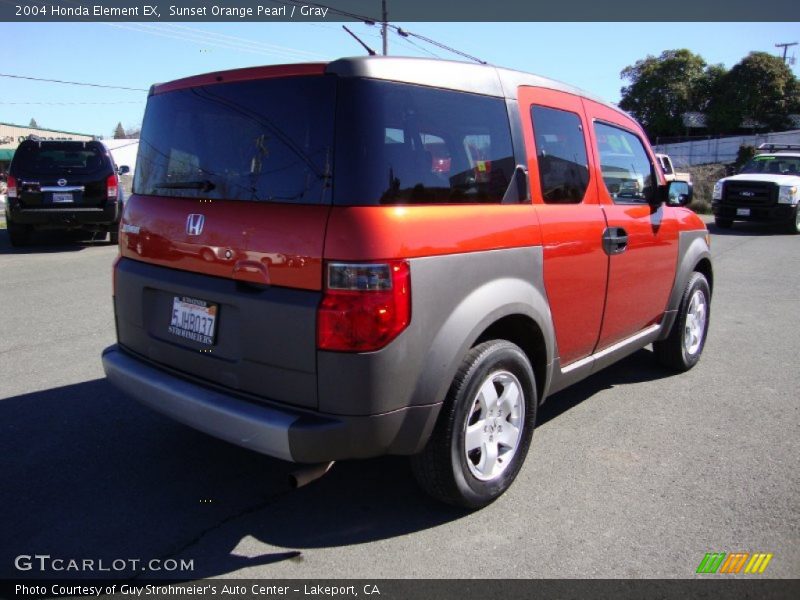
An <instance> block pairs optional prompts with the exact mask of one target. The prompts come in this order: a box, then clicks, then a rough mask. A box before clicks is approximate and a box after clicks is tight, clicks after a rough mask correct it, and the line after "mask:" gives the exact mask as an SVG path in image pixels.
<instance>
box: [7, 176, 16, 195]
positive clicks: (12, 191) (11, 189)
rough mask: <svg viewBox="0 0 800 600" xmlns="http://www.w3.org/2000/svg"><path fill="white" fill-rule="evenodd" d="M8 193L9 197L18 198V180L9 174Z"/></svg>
mask: <svg viewBox="0 0 800 600" xmlns="http://www.w3.org/2000/svg"><path fill="white" fill-rule="evenodd" d="M6 188H7V189H6V194H7V195H8V197H9V198H16V197H17V180H16V179H15V178H14V177H13V176H11V175H9V176H8V181H7V182H6Z"/></svg>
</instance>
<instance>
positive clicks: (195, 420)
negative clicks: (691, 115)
mask: <svg viewBox="0 0 800 600" xmlns="http://www.w3.org/2000/svg"><path fill="white" fill-rule="evenodd" d="M133 192H134V193H133V195H132V196H131V197H130V199H129V200H128V202H127V203H126V205H125V210H124V214H123V218H122V222H121V227H120V257H119V259H118V261H117V262H116V264H115V268H114V308H115V314H116V328H117V337H118V343H117V344H116V345H114V346H112V347H110V348H108V349H106V350H105V352H104V353H103V364H104V367H105V371H106V374H107V376H108V379H109V381H110V382H111V383H112V384H113V385H115V386H117V387H118V388H119V389H120V390H121V391H123V392H125V393H126V394H128V395H129V396H131V397H133V398H136V399H137V400H139V401H141V402H143V403H145V404H147V405H149V406H151V407H153V408H154V409H156V410H158V411H161V412H162V413H164V414H166V415H169V416H170V417H173V418H174V419H176V420H178V421H181V422H183V423H185V424H188V425H190V426H192V427H195V428H197V429H199V430H202V431H205V432H207V433H209V434H211V435H214V436H217V437H219V438H222V439H225V440H228V441H229V442H232V443H234V444H239V445H241V446H244V447H246V448H250V449H252V450H255V451H257V452H262V453H265V454H268V455H271V456H274V457H278V458H281V459H284V460H287V461H294V462H297V463H304V464H308V465H315V466H316V465H320V464H323V465H324V464H326V463H329V461H334V460H341V459H351V458H362V457H371V456H377V455H382V454H401V455H409V456H411V460H412V463H413V466H414V472H415V474H416V477H417V479H418V480H419V483H420V484H421V486H422V487H423V488H424V489H425V490H427V491H428V492H429V493H431V494H432V495H433V496H435V497H437V498H439V499H441V500H443V501H446V502H449V503H453V504H457V505H462V506H466V507H471V508H478V507H481V506H484V505H486V504H488V503H489V502H491V501H492V500H494V499H495V498H497V497H498V496H499V495H500V494H502V493H503V492H504V491H505V490H506V489H508V487H509V486H510V485H511V483H512V481H513V480H514V478H515V477H516V475H517V473H518V472H519V470H520V467H521V466H522V463H523V461H524V460H525V456H526V454H527V451H528V447H529V445H530V443H531V436H532V434H533V428H534V423H535V420H536V410H537V407H538V406H539V405H540V404H541V402H542V401H543V400H544V399H545V398H546V397H547V396H548V394H552V393H553V392H555V391H558V390H560V389H563V388H564V387H566V386H568V385H570V384H572V383H574V382H576V381H578V380H580V379H582V378H584V377H586V376H587V375H590V374H591V373H593V372H595V371H597V370H598V369H600V368H602V367H604V366H606V365H608V364H610V363H612V362H614V361H616V360H619V359H620V358H622V357H624V356H626V355H628V354H630V353H631V352H633V351H635V350H637V349H639V348H642V347H643V346H645V345H647V344H651V343H652V344H653V347H654V350H655V356H656V358H657V359H658V360H660V361H661V362H662V363H664V364H665V365H666V366H668V367H671V368H672V369H676V370H679V371H681V370H686V369H689V368H691V367H693V366H694V365H695V363H696V362H697V361H698V359H699V357H700V354H701V353H702V351H703V345H704V342H705V339H706V333H707V330H708V323H709V306H710V300H711V288H712V283H713V279H712V268H711V261H710V254H709V241H708V233H707V231H706V228H705V226H704V224H703V223H702V222H701V220H700V219H699V218H698V217H697V216H696V215H695V214H694V213H693V212H692V211H690V210H689V209H687V208H684V205H685V204H686V203H687V202H688V201H689V200H690V197H691V189H690V187H689V185H688V184H687V183H686V182H682V181H673V182H670V183H669V185H667V184H666V182H665V181H664V178H663V174H662V172H661V170H660V169H659V168H657V166H656V162H655V157H654V155H653V152H652V150H651V148H650V146H649V144H648V142H647V139H646V137H645V135H644V133H643V132H642V129H641V128H640V127H639V125H637V123H636V122H635V121H633V120H632V119H631V118H630V117H629V116H627V115H626V114H625V113H623V112H621V111H620V110H618V109H617V108H615V107H613V106H611V105H608V104H605V103H602V102H600V101H598V100H595V99H593V98H590V97H587V96H586V95H585V94H583V93H582V92H580V91H579V90H576V89H574V88H571V87H569V86H566V85H564V84H561V83H557V82H555V81H551V80H548V79H543V78H541V77H537V76H534V75H528V74H525V73H520V72H515V71H510V70H504V69H498V68H495V67H490V66H484V65H472V64H463V63H456V62H444V61H436V60H422V59H404V58H394V57H391V58H385V57H365V58H355V59H342V60H337V61H335V62H331V63H328V64H302V65H285V66H270V67H258V68H247V69H240V70H234V71H227V72H220V73H211V74H208V75H199V76H196V77H189V78H187V79H181V80H177V81H173V82H171V83H165V84H161V85H156V86H154V87H153V88H152V90H151V92H150V97H149V100H148V103H147V110H146V116H145V120H144V124H143V128H142V134H141V143H140V147H139V157H138V162H137V168H136V175H135V181H134V189H133Z"/></svg>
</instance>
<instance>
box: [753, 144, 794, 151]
mask: <svg viewBox="0 0 800 600" xmlns="http://www.w3.org/2000/svg"><path fill="white" fill-rule="evenodd" d="M758 151H759V152H800V144H761V145H759V147H758Z"/></svg>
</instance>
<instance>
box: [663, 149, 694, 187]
mask: <svg viewBox="0 0 800 600" xmlns="http://www.w3.org/2000/svg"><path fill="white" fill-rule="evenodd" d="M656 159H657V160H658V164H660V165H661V170H662V171H664V179H666V180H667V181H685V182H687V183H689V184H691V183H692V174H691V173H679V172H678V171H676V170H675V166H674V165H673V164H672V159H671V158H670V157H669V155H667V154H656Z"/></svg>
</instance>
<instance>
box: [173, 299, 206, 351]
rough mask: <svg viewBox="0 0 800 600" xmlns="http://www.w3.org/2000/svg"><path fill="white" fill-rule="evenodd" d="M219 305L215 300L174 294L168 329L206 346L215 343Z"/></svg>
mask: <svg viewBox="0 0 800 600" xmlns="http://www.w3.org/2000/svg"><path fill="white" fill-rule="evenodd" d="M218 312H219V306H217V305H216V304H214V303H213V302H206V301H205V300H198V299H197V298H188V297H186V296H174V297H173V299H172V316H171V317H170V322H169V327H168V328H167V331H168V332H169V333H171V334H172V335H177V336H179V337H182V338H184V339H187V340H191V341H193V342H197V343H198V344H203V345H206V346H211V345H212V344H213V343H214V334H215V331H216V326H217V313H218Z"/></svg>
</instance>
